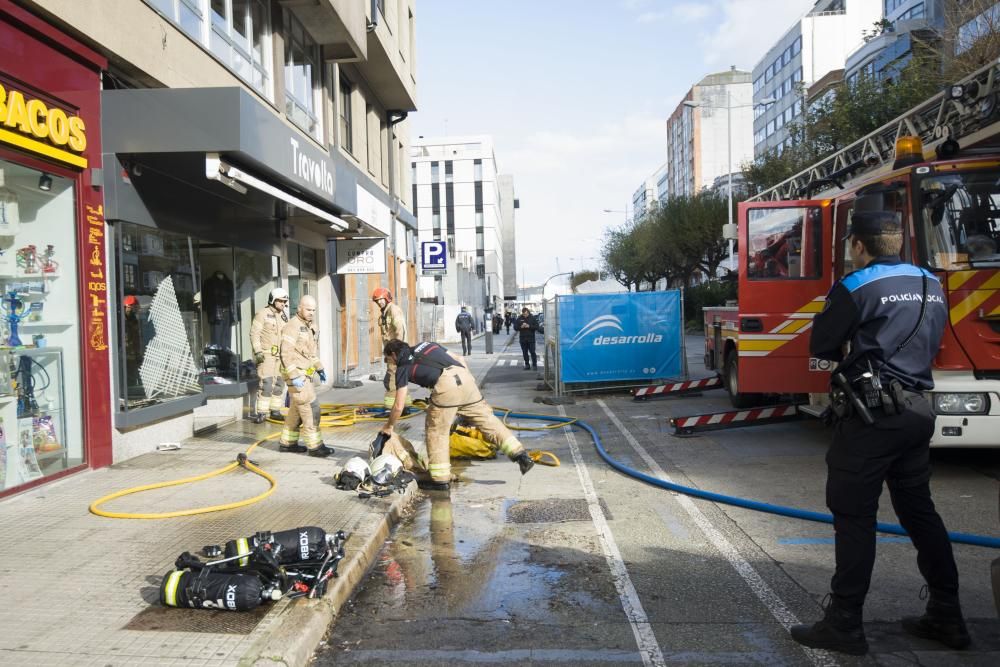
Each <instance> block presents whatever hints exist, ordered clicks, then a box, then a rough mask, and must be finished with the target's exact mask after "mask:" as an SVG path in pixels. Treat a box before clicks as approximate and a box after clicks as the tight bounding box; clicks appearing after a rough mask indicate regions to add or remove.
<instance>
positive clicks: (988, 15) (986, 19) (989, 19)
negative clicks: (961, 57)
mask: <svg viewBox="0 0 1000 667" xmlns="http://www.w3.org/2000/svg"><path fill="white" fill-rule="evenodd" d="M998 25H1000V3H996V4H994V5H993V6H992V7H990V8H989V9H987V10H986V11H984V12H983V13H982V14H979V15H978V16H976V17H975V18H974V19H972V20H971V21H968V22H967V23H965V24H963V25H961V26H960V27H959V28H958V37H957V38H956V39H955V55H958V54H961V53H964V52H966V51H968V50H969V49H971V48H972V46H973V45H974V44H975V43H976V42H977V41H979V39H981V38H982V37H985V36H987V35H990V34H992V33H993V32H994V31H995V30H996V28H997V26H998Z"/></svg>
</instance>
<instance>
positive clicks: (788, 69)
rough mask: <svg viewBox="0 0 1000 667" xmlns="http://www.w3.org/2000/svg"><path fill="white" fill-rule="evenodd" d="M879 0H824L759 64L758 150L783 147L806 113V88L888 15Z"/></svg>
mask: <svg viewBox="0 0 1000 667" xmlns="http://www.w3.org/2000/svg"><path fill="white" fill-rule="evenodd" d="M882 9H883V7H882V2H880V1H879V0H818V2H816V4H815V5H813V7H812V9H810V10H809V12H807V13H806V14H805V15H804V16H803V17H802V18H800V19H799V20H798V21H796V22H795V23H794V24H793V25H792V26H791V27H790V28H789V29H788V30H787V31H786V32H785V34H784V35H782V36H781V38H780V39H779V40H778V41H777V42H775V44H774V46H772V47H771V48H770V49H768V51H767V53H765V54H764V57H763V58H761V59H760V61H758V63H757V64H756V65H755V66H754V68H753V104H754V107H753V154H754V156H755V157H759V156H760V155H762V154H764V153H766V152H767V151H771V150H781V148H783V147H784V146H785V145H786V144H787V143H788V142H790V141H791V140H792V137H791V135H790V133H789V128H788V127H787V126H788V124H789V123H791V122H792V121H793V120H795V119H797V118H798V117H799V116H800V115H801V114H802V108H803V99H802V91H804V90H806V89H808V88H809V87H810V86H812V85H813V83H815V82H816V81H819V80H820V79H821V78H823V76H825V75H826V74H827V73H828V72H831V71H833V70H837V69H844V64H845V62H846V61H847V57H848V55H849V54H850V53H851V52H852V51H854V50H855V49H856V48H857V45H858V44H859V43H860V42H861V41H862V36H863V32H864V31H871V30H873V28H874V24H875V22H876V21H878V20H879V19H880V18H881V17H882Z"/></svg>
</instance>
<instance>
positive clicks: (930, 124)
mask: <svg viewBox="0 0 1000 667" xmlns="http://www.w3.org/2000/svg"><path fill="white" fill-rule="evenodd" d="M855 210H888V211H895V212H896V213H897V215H898V216H899V218H900V220H901V222H902V224H903V230H904V244H903V250H902V253H901V256H902V258H903V259H904V260H905V261H908V262H912V263H914V264H918V265H920V266H923V267H926V268H927V269H929V270H930V271H932V272H934V274H935V275H937V276H938V278H940V280H941V283H942V285H943V287H944V289H945V294H946V296H947V301H948V308H949V312H950V318H949V323H948V327H947V328H946V330H945V334H944V339H943V340H942V343H941V351H940V352H939V354H938V356H937V358H936V359H935V362H934V382H935V388H934V391H933V392H932V394H931V396H930V397H929V398H930V399H931V401H932V404H933V406H934V410H935V412H936V414H937V424H936V428H935V433H934V438H933V440H932V442H931V444H932V446H953V447H997V446H1000V64H994V65H991V66H988V67H986V68H984V69H982V70H980V71H979V72H977V73H975V74H973V75H972V76H970V77H968V78H966V79H965V80H963V81H961V82H960V83H958V84H955V85H954V86H951V87H949V88H948V89H947V90H945V91H942V92H941V93H939V94H938V95H937V96H935V97H933V98H931V99H929V100H927V101H926V102H925V103H923V104H921V105H918V106H917V107H915V108H914V109H912V110H910V111H908V112H907V113H905V114H903V115H902V116H900V117H899V118H897V119H896V120H894V121H892V122H891V123H888V124H886V125H885V126H883V127H882V128H880V129H878V130H877V131H875V132H873V133H872V134H870V135H868V136H866V137H864V138H862V139H860V140H859V141H857V142H855V143H854V144H852V145H851V146H848V147H847V148H845V149H843V150H841V151H839V152H837V153H836V154H834V155H832V156H830V157H829V158H827V159H825V160H823V161H822V162H819V163H817V164H815V165H813V166H811V167H809V168H808V169H806V170H804V171H803V172H801V173H799V174H797V175H796V176H794V177H792V178H790V179H788V180H787V181H785V182H783V183H781V184H779V185H777V186H775V187H774V188H771V189H770V190H768V191H766V192H763V193H761V194H760V195H757V196H756V197H753V198H752V199H750V200H748V201H745V202H742V203H740V205H739V209H738V215H739V218H738V222H737V224H736V225H733V226H732V227H735V228H736V229H727V230H726V232H727V236H729V237H734V238H735V239H736V241H737V247H738V261H739V268H738V280H739V303H738V306H736V307H730V308H706V309H705V311H704V313H705V334H706V335H705V364H706V366H707V367H708V368H709V369H714V370H716V371H717V372H718V374H719V376H720V378H721V379H722V382H723V384H724V386H725V388H726V389H727V391H728V392H729V395H730V398H731V400H732V402H733V405H734V406H735V407H738V408H744V407H750V406H751V405H754V404H759V403H761V402H763V401H764V400H765V397H766V396H767V395H773V394H800V395H805V394H808V395H810V396H811V400H810V404H811V406H812V409H811V410H810V408H806V410H807V411H812V412H814V413H818V412H819V408H820V406H821V405H822V401H823V399H824V398H825V392H826V390H827V387H828V382H829V375H830V371H831V364H830V363H829V362H826V361H822V360H819V359H815V358H811V357H810V355H809V332H810V330H811V328H812V324H813V318H814V317H815V315H816V313H818V312H820V311H821V310H822V308H823V303H824V300H825V297H826V294H827V292H828V291H829V289H830V287H831V286H832V284H833V282H834V281H835V280H836V279H838V278H840V277H841V276H843V275H845V274H846V273H849V272H851V271H852V270H853V268H854V267H852V266H851V258H850V254H849V253H848V252H846V250H847V248H846V243H845V241H844V235H845V233H846V229H847V225H848V221H849V219H850V216H851V213H852V211H855Z"/></svg>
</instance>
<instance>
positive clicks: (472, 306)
mask: <svg viewBox="0 0 1000 667" xmlns="http://www.w3.org/2000/svg"><path fill="white" fill-rule="evenodd" d="M412 144H413V146H412V150H411V161H410V166H411V169H412V171H413V175H412V180H413V201H414V210H415V211H416V214H417V224H418V229H419V231H418V239H419V241H420V242H425V241H444V242H445V243H446V244H447V253H448V256H447V269H446V270H445V271H440V272H435V273H433V274H428V273H426V272H425V274H424V275H422V276H421V277H420V299H421V301H423V302H425V303H433V304H434V305H436V306H438V307H439V308H438V310H435V311H434V312H435V313H436V319H437V321H438V322H443V323H444V326H443V328H441V327H438V330H437V331H435V332H434V333H439V334H440V335H445V336H451V337H453V334H452V333H451V332H452V329H453V327H451V326H450V324H449V323H451V322H454V319H455V316H457V314H458V312H459V309H460V307H461V306H466V307H467V308H468V309H469V312H470V313H472V314H473V316H474V318H475V319H476V321H477V322H478V323H482V322H483V317H484V315H485V314H487V313H490V312H492V311H493V310H499V311H500V312H502V311H503V301H504V298H505V296H508V290H509V289H510V280H509V279H508V272H509V273H510V274H514V275H516V274H515V272H514V265H513V264H512V263H509V258H508V257H507V256H506V255H507V252H506V251H507V250H508V249H509V248H511V247H512V246H513V233H512V232H508V231H507V230H506V223H507V222H509V221H512V220H513V215H510V216H507V215H505V212H506V213H510V212H512V211H513V210H514V208H515V207H516V206H517V205H518V203H517V201H516V200H514V198H513V193H514V188H513V178H512V177H510V176H507V177H503V176H502V175H499V174H498V173H497V165H496V157H495V156H494V152H493V139H492V138H491V137H489V136H485V135H483V136H468V137H429V138H424V137H418V138H416V139H414V140H413V142H412ZM501 196H503V197H506V198H508V199H509V200H510V201H507V202H503V201H501ZM505 240H507V241H508V242H507V243H505ZM515 294H516V293H515Z"/></svg>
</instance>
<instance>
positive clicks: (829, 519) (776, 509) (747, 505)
mask: <svg viewBox="0 0 1000 667" xmlns="http://www.w3.org/2000/svg"><path fill="white" fill-rule="evenodd" d="M495 413H496V414H497V415H498V416H500V415H504V416H505V418H513V419H538V420H543V421H550V422H555V423H560V424H562V425H564V426H571V425H572V426H577V427H579V428H581V429H583V430H585V431H586V432H587V433H589V434H590V437H591V438H592V439H593V441H594V447H596V448H597V453H598V454H599V455H600V456H601V458H602V459H604V461H605V462H606V463H607V464H608V465H610V466H611V467H612V468H614V469H615V470H618V471H619V472H621V473H624V474H625V475H628V476H629V477H633V478H635V479H638V480H640V481H643V482H646V483H647V484H651V485H653V486H656V487H659V488H661V489H666V490H668V491H675V492H677V493H683V494H684V495H686V496H691V497H693V498H701V499H702V500H710V501H712V502H716V503H723V504H725V505H732V506H734V507H742V508H744V509H749V510H754V511H755V512H767V513H769V514H777V515H779V516H787V517H791V518H793V519H803V520H805V521H816V522H818V523H828V524H832V523H833V515H831V514H825V513H823V512H814V511H812V510H803V509H797V508H795V507H785V506H784V505H773V504H771V503H764V502H760V501H759V500H749V499H746V498H739V497H737V496H727V495H725V494H721V493H714V492H712V491H704V490H702V489H696V488H693V487H690V486H682V485H680V484H675V483H673V482H668V481H666V480H663V479H659V478H658V477H652V476H650V475H647V474H645V473H642V472H639V471H638V470H634V469H632V468H629V467H628V466H627V465H625V464H623V463H621V462H619V461H616V460H615V459H613V458H611V455H609V454H608V452H607V450H605V449H604V445H603V444H602V443H601V437H600V436H599V435H598V434H597V431H595V430H594V427H592V426H591V425H590V424H588V423H587V422H584V421H580V420H579V419H575V418H573V417H560V416H557V415H538V414H531V413H521V412H510V411H505V410H496V411H495ZM875 528H876V530H877V531H878V532H880V533H887V534H889V535H903V536H906V535H907V533H906V531H905V530H904V529H903V527H902V526H899V525H897V524H894V523H883V522H881V521H880V522H878V523H877V524H876V525H875ZM948 537H949V539H951V541H952V542H953V543H955V544H971V545H973V546H977V547H987V548H990V549H1000V538H997V537H990V536H988V535H975V534H972V533H957V532H949V533H948Z"/></svg>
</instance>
